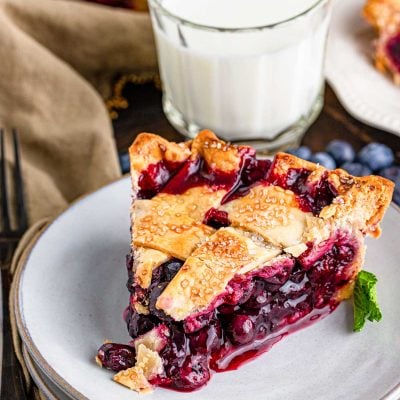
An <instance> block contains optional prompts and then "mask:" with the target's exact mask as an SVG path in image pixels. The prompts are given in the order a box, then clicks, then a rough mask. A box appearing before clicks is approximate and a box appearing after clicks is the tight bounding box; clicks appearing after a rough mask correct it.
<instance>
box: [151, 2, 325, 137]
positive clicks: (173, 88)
mask: <svg viewBox="0 0 400 400" xmlns="http://www.w3.org/2000/svg"><path fill="white" fill-rule="evenodd" d="M159 2H160V4H161V5H162V8H164V10H160V9H157V5H156V4H155V3H157V1H155V0H153V1H151V3H150V4H151V5H152V7H151V9H152V18H153V28H154V32H155V38H156V43H157V49H158V58H159V65H160V73H161V79H162V82H163V88H164V109H165V111H166V114H167V116H168V118H169V119H170V120H171V122H172V123H173V124H174V125H175V126H176V127H177V128H178V129H180V130H181V131H184V133H186V134H189V135H190V134H193V133H194V132H193V131H195V130H197V129H200V128H209V129H212V130H214V131H215V132H216V133H217V134H218V135H220V136H221V137H222V138H224V139H226V140H249V139H265V140H271V139H273V138H274V137H276V136H277V135H278V134H280V133H282V132H284V131H285V130H287V129H288V128H290V127H291V126H293V125H294V124H296V123H298V121H299V120H301V119H302V118H306V117H307V115H308V114H309V113H310V110H311V109H312V108H313V105H314V104H315V102H316V101H317V99H318V96H319V95H320V92H321V89H322V87H323V60H324V47H325V39H326V34H327V29H328V23H329V10H328V9H325V10H323V9H322V8H323V7H325V8H326V7H327V5H326V3H327V0H325V1H322V2H321V3H323V4H322V5H321V4H320V5H318V6H317V7H314V8H313V6H314V5H315V4H316V2H317V1H316V0H246V1H243V0H164V1H161V0H159ZM310 8H313V9H312V10H311V11H308V13H307V12H306V11H307V10H309V9H310ZM165 10H167V11H168V12H169V13H170V14H172V15H173V16H176V17H178V18H181V19H183V20H185V21H188V22H190V23H194V24H199V25H207V26H209V27H212V28H222V30H215V29H208V28H204V27H197V26H193V25H191V24H188V23H187V22H184V23H182V22H180V21H179V20H178V19H175V18H174V17H171V15H166V13H165ZM301 13H305V14H304V15H303V16H301V17H298V18H295V19H293V20H292V21H287V22H283V21H285V20H288V19H290V18H292V17H294V16H297V15H299V14H301ZM271 24H277V25H276V26H275V27H274V28H264V29H247V30H246V28H253V27H261V26H265V25H271ZM232 28H241V30H239V31H235V30H231V31H230V30H229V29H232Z"/></svg>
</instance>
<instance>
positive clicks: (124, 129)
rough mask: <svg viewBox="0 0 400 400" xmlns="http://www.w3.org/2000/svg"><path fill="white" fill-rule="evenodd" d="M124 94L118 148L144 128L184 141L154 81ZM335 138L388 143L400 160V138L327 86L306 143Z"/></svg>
mask: <svg viewBox="0 0 400 400" xmlns="http://www.w3.org/2000/svg"><path fill="white" fill-rule="evenodd" d="M123 95H124V97H125V98H126V99H127V100H128V103H129V107H128V108H127V109H126V110H122V111H119V116H118V118H117V119H116V120H114V122H113V125H114V130H115V137H116V142H117V147H118V151H120V152H123V151H126V150H127V148H128V147H129V145H130V144H131V143H132V141H133V139H134V138H135V136H136V135H137V134H138V133H140V132H144V131H147V132H153V133H158V134H160V135H162V136H164V137H166V138H167V139H169V140H173V141H182V140H184V137H183V136H182V135H180V134H179V133H178V132H177V131H176V130H175V129H174V128H173V127H172V126H171V125H170V124H169V122H168V121H167V119H166V117H165V116H164V114H163V111H162V106H161V92H160V90H158V89H156V88H155V87H154V85H153V84H152V83H148V84H144V85H134V84H131V83H128V84H127V86H126V87H125V89H124V91H123ZM399 134H400V132H399ZM333 138H340V139H345V140H347V141H349V142H350V143H351V144H353V146H354V147H355V149H356V150H359V149H360V148H361V147H362V146H363V145H364V144H366V143H369V142H371V141H377V142H382V143H385V144H387V145H389V146H390V147H391V148H392V149H393V150H394V151H395V153H396V161H397V162H399V161H400V137H399V136H396V135H393V134H391V133H387V132H384V131H382V130H379V129H376V128H372V127H369V126H368V125H365V124H364V123H362V122H359V121H358V120H356V119H355V118H353V117H352V116H351V115H350V114H349V113H348V112H347V111H346V110H345V109H344V108H343V107H342V106H341V104H340V103H339V101H338V99H337V97H336V95H335V94H334V92H333V90H332V89H331V88H330V87H329V86H327V87H326V91H325V105H324V108H323V110H322V112H321V114H320V116H319V117H318V119H317V120H316V121H315V122H314V124H313V125H312V126H311V127H310V128H309V130H308V131H307V133H306V134H305V136H304V139H303V144H305V145H307V146H309V147H310V148H311V149H312V150H313V151H314V152H315V151H323V150H324V147H325V146H326V144H327V143H328V142H329V141H330V140H331V139H333Z"/></svg>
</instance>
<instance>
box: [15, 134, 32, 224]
mask: <svg viewBox="0 0 400 400" xmlns="http://www.w3.org/2000/svg"><path fill="white" fill-rule="evenodd" d="M12 134H13V142H14V160H15V168H14V183H15V199H16V203H17V211H16V212H17V222H18V228H17V230H18V231H20V232H25V230H26V228H27V227H28V217H27V214H26V206H25V197H24V182H23V180H22V173H21V161H20V155H19V143H18V133H17V130H16V129H13V130H12Z"/></svg>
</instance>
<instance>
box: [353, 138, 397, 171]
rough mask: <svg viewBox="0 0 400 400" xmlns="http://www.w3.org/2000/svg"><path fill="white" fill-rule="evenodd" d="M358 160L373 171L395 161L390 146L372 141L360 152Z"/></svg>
mask: <svg viewBox="0 0 400 400" xmlns="http://www.w3.org/2000/svg"><path fill="white" fill-rule="evenodd" d="M358 160H359V161H360V163H361V164H364V165H366V166H367V167H368V168H369V169H371V170H372V171H377V170H379V169H382V168H386V167H390V166H391V165H392V164H393V161H394V154H393V151H392V149H391V148H390V147H388V146H386V145H385V144H382V143H370V144H367V145H366V146H365V147H363V148H362V149H361V151H360V152H359V153H358Z"/></svg>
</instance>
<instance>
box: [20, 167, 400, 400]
mask: <svg viewBox="0 0 400 400" xmlns="http://www.w3.org/2000/svg"><path fill="white" fill-rule="evenodd" d="M128 179H129V175H128V174H125V175H123V176H122V177H120V178H119V179H117V180H115V181H112V182H110V183H108V184H107V185H105V186H102V187H101V188H99V189H97V190H94V191H92V192H90V193H87V194H85V195H83V196H81V197H79V198H78V199H76V200H75V201H73V202H72V203H71V204H70V205H69V206H68V207H67V208H66V209H65V210H64V211H63V212H61V213H60V214H59V215H57V216H56V217H55V218H54V219H53V220H52V221H51V222H50V223H49V224H48V225H47V226H46V227H45V228H44V229H43V230H42V231H41V232H40V233H39V234H38V235H37V237H36V238H35V239H34V240H33V241H32V242H31V243H30V244H29V246H28V247H27V248H26V250H25V252H24V254H23V255H22V259H21V261H20V262H22V265H21V267H20V268H19V270H18V272H17V273H16V275H15V276H14V283H13V285H14V288H15V290H14V293H13V297H14V299H13V300H14V315H15V318H16V322H17V328H18V333H19V335H20V337H21V339H22V342H23V345H24V346H26V349H27V351H28V353H29V354H30V356H31V358H32V359H33V360H34V361H35V363H36V364H38V365H40V367H41V368H42V370H43V372H44V373H45V374H46V376H47V377H48V378H49V379H50V380H51V381H52V382H53V383H54V384H55V385H56V386H58V388H59V389H61V390H62V391H63V392H65V393H66V394H67V395H68V396H70V397H72V399H73V400H90V399H89V398H88V397H86V396H84V395H83V394H82V393H80V392H79V391H78V390H76V389H75V388H74V387H73V386H72V385H71V384H69V383H68V382H67V381H66V380H65V379H64V378H63V377H62V376H61V375H59V374H58V373H57V372H56V371H55V370H54V369H53V368H52V367H51V366H50V364H49V363H48V362H47V360H46V359H45V357H44V356H43V355H42V354H41V352H40V351H39V349H38V348H37V347H36V345H35V343H34V341H33V339H32V338H31V336H30V333H29V329H28V327H27V326H26V324H25V320H24V317H23V315H22V312H21V301H20V297H21V291H20V289H21V288H20V286H21V278H22V276H23V272H24V271H25V269H26V266H27V263H28V261H29V259H30V256H31V254H32V251H33V249H34V248H35V247H36V245H37V244H38V242H39V241H40V239H41V238H42V237H43V235H44V234H45V233H46V232H47V231H48V230H49V229H50V228H51V226H53V224H55V223H57V222H58V220H59V219H60V218H62V217H64V216H65V215H66V214H67V213H69V212H71V211H72V210H73V209H74V207H76V206H77V205H78V204H80V203H81V202H82V201H84V200H87V199H88V198H90V197H91V196H93V195H95V194H97V193H99V192H101V191H103V190H107V189H109V188H110V187H111V186H113V185H116V184H118V183H120V182H121V181H123V180H128ZM389 207H392V208H393V209H394V210H395V211H396V212H397V213H399V214H400V207H399V206H397V205H396V204H395V203H394V202H393V201H392V202H391V204H390V205H389ZM395 394H400V378H399V382H398V383H397V384H396V385H395V386H394V387H392V388H389V389H388V391H387V392H386V393H385V394H384V395H383V397H381V398H380V399H379V400H392V397H391V396H393V395H395Z"/></svg>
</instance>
